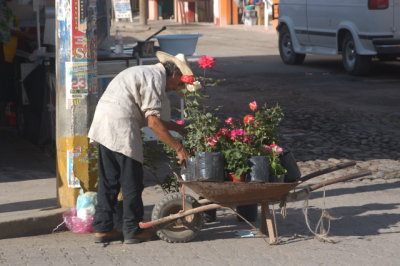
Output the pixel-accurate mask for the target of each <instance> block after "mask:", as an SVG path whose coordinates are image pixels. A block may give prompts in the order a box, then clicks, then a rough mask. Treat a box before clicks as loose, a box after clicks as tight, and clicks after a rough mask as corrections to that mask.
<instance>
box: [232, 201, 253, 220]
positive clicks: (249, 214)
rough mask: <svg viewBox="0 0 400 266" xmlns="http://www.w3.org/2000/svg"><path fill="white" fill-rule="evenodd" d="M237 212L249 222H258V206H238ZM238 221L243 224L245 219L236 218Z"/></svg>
mask: <svg viewBox="0 0 400 266" xmlns="http://www.w3.org/2000/svg"><path fill="white" fill-rule="evenodd" d="M236 212H237V213H239V214H240V215H242V216H243V218H245V219H246V220H247V221H249V222H254V221H256V220H257V214H258V204H257V203H256V204H250V205H243V206H237V207H236ZM236 217H237V219H238V221H240V222H243V219H242V218H240V217H239V216H236Z"/></svg>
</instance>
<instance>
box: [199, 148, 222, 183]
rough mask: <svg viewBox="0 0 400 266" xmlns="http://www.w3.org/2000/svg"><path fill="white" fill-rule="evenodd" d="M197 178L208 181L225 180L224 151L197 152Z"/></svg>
mask: <svg viewBox="0 0 400 266" xmlns="http://www.w3.org/2000/svg"><path fill="white" fill-rule="evenodd" d="M196 179H198V180H207V181H224V158H223V156H222V153H219V152H199V153H197V154H196Z"/></svg>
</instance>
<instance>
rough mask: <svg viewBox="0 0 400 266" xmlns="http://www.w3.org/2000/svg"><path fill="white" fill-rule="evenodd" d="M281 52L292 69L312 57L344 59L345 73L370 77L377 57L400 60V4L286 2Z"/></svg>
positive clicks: (391, 0)
mask: <svg viewBox="0 0 400 266" xmlns="http://www.w3.org/2000/svg"><path fill="white" fill-rule="evenodd" d="M278 11H279V20H278V21H279V22H278V27H277V30H278V31H279V52H280V55H281V58H282V60H283V62H284V63H286V64H301V63H303V61H304V58H305V55H306V54H321V55H337V54H340V53H341V54H342V59H343V66H344V68H345V70H346V71H347V72H349V73H351V74H354V75H360V74H365V73H367V72H368V70H369V69H370V66H371V59H372V57H378V58H380V59H385V60H386V59H390V60H396V59H397V57H398V56H400V0H280V2H279V9H278Z"/></svg>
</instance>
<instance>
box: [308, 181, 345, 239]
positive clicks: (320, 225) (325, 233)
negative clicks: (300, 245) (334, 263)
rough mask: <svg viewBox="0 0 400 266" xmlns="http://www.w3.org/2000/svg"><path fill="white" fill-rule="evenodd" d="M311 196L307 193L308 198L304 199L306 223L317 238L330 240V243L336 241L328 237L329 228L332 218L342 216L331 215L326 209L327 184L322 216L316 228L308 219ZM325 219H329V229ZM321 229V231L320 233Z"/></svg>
mask: <svg viewBox="0 0 400 266" xmlns="http://www.w3.org/2000/svg"><path fill="white" fill-rule="evenodd" d="M309 198H310V194H309V193H308V194H307V198H306V199H305V200H304V206H303V214H304V218H305V220H306V225H307V227H308V230H309V231H310V232H311V233H312V234H313V235H314V236H315V238H316V239H318V240H319V241H322V242H329V243H334V241H333V240H332V239H330V238H329V237H328V234H329V230H330V228H331V220H339V219H341V218H342V217H339V218H335V217H332V216H331V215H329V213H328V212H327V211H326V204H325V186H324V197H323V202H324V203H323V209H322V211H321V217H320V218H319V220H318V223H317V225H316V226H315V230H312V229H311V226H310V221H309V220H308V200H309ZM324 219H326V220H328V229H325V226H324ZM318 231H319V233H318Z"/></svg>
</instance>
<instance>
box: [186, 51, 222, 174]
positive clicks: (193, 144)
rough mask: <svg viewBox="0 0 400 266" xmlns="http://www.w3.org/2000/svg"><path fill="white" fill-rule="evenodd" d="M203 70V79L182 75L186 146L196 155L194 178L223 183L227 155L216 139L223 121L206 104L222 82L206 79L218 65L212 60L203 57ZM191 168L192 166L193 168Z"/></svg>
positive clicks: (214, 109) (191, 161)
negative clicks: (212, 87) (221, 151)
mask: <svg viewBox="0 0 400 266" xmlns="http://www.w3.org/2000/svg"><path fill="white" fill-rule="evenodd" d="M198 63H199V66H200V67H202V68H203V70H204V75H203V76H202V77H191V76H185V75H184V76H182V79H181V80H182V82H184V83H186V88H185V89H184V90H182V91H183V94H184V100H185V108H184V117H185V123H186V124H187V126H186V127H185V131H186V134H185V138H184V146H185V148H186V149H187V150H188V151H190V152H191V153H192V155H193V156H194V158H195V159H194V160H193V159H192V160H190V159H189V160H188V163H189V164H190V163H194V164H195V177H194V179H203V180H214V181H223V169H224V166H223V155H222V154H221V153H220V149H219V147H218V146H219V145H218V141H217V140H216V139H215V138H214V137H213V136H215V134H216V132H217V129H218V124H219V118H218V117H216V116H215V115H213V113H215V112H216V111H218V107H217V108H211V107H210V106H207V105H206V99H207V98H208V95H207V91H206V88H207V87H210V86H216V85H217V84H218V83H219V82H220V80H217V81H214V80H213V79H211V78H207V77H206V69H207V68H210V69H212V67H213V66H214V65H215V61H214V59H213V58H212V57H209V56H203V57H201V58H200V59H199V61H198ZM189 167H191V166H189Z"/></svg>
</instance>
